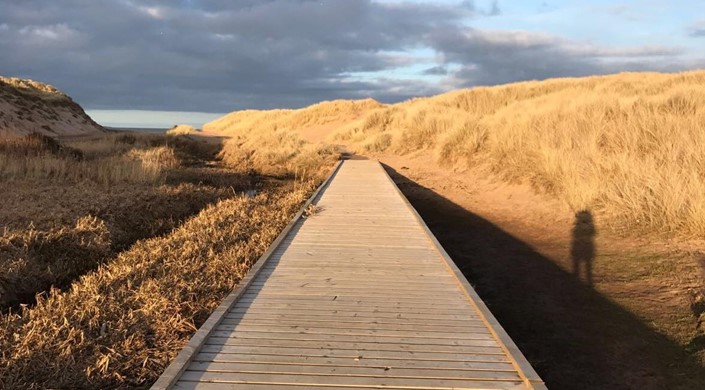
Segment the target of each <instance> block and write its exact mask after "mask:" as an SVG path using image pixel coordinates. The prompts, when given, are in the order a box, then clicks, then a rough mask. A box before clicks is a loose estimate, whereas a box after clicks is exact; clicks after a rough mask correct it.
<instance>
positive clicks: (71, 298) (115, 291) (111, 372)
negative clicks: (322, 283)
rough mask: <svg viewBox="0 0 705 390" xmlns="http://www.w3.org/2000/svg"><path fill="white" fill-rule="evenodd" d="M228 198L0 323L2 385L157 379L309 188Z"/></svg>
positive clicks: (83, 384) (55, 385)
mask: <svg viewBox="0 0 705 390" xmlns="http://www.w3.org/2000/svg"><path fill="white" fill-rule="evenodd" d="M313 187H314V186H313V183H311V182H308V183H307V184H306V185H305V186H301V187H300V188H299V189H298V190H296V191H278V192H273V193H263V194H260V195H258V196H256V197H244V196H243V197H237V198H234V199H229V200H224V201H221V202H220V203H218V204H216V205H213V206H210V207H208V208H206V209H205V210H203V211H202V212H201V213H200V214H198V215H197V216H196V217H194V218H192V219H191V220H189V221H188V222H186V223H185V224H184V225H182V226H181V227H180V228H178V229H176V230H174V231H173V232H172V233H171V234H169V235H167V236H164V237H160V238H154V239H150V240H145V241H140V242H139V243H138V244H136V245H135V246H133V247H132V248H131V249H130V250H128V251H126V252H123V253H121V254H120V255H119V256H118V257H117V258H116V259H114V260H112V261H110V262H109V263H108V264H106V265H104V266H101V267H100V268H99V269H98V270H97V271H96V272H93V273H91V274H89V275H86V276H84V277H82V278H81V279H80V280H79V281H77V282H76V283H74V284H73V285H72V287H71V289H70V290H69V291H67V292H65V293H61V292H58V291H52V292H51V294H50V295H49V296H48V297H47V298H46V299H42V300H40V301H39V302H38V304H37V305H36V306H35V307H34V308H31V309H27V310H25V311H24V312H22V313H21V314H20V315H11V316H5V317H4V318H2V320H1V323H0V357H1V358H0V386H2V387H4V388H30V387H32V388H45V387H53V388H79V387H80V388H105V387H116V386H119V387H124V386H143V385H145V384H148V383H149V382H151V381H153V380H155V379H156V378H157V377H158V376H159V374H160V373H161V372H162V371H163V369H164V368H165V367H166V366H167V364H168V363H169V361H170V360H171V359H172V358H173V357H174V356H175V355H176V354H177V353H178V351H179V350H180V349H181V348H182V347H183V345H184V344H185V343H186V341H187V340H188V338H189V337H190V335H191V334H192V333H193V332H194V331H195V329H196V328H197V327H198V326H199V325H200V324H201V323H202V322H203V321H204V320H205V319H206V318H207V316H208V315H209V314H210V312H211V311H212V310H213V309H214V308H215V307H216V306H217V305H218V304H219V302H220V300H221V299H222V298H223V297H224V296H225V295H226V294H227V293H228V292H229V291H230V290H231V289H232V288H233V286H235V285H236V284H237V283H238V281H239V280H240V279H241V278H242V276H243V275H244V274H245V272H246V271H247V269H248V268H249V267H250V266H251V265H252V263H253V261H255V260H256V259H257V258H258V257H259V256H260V255H261V254H262V253H263V252H264V251H265V250H266V248H267V247H268V245H269V244H270V243H271V242H272V241H273V240H274V238H275V237H276V235H277V234H278V233H279V231H281V229H282V228H283V227H284V226H285V225H286V224H287V222H288V220H289V219H290V218H291V216H292V215H293V214H294V213H295V211H296V210H297V209H298V208H299V207H300V205H301V204H302V203H303V201H304V200H305V199H306V198H307V196H308V195H309V194H310V192H311V191H312V189H313Z"/></svg>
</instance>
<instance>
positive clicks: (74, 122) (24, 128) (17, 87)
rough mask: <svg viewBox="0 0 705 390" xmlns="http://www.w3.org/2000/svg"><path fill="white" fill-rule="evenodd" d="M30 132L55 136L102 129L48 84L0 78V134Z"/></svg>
mask: <svg viewBox="0 0 705 390" xmlns="http://www.w3.org/2000/svg"><path fill="white" fill-rule="evenodd" d="M32 132H38V133H42V134H45V135H48V136H51V137H58V136H78V135H90V134H97V133H102V132H105V129H103V127H101V126H100V125H98V124H97V123H96V122H94V121H93V120H92V119H91V118H90V117H89V116H88V115H86V113H85V111H83V108H81V106H79V105H78V104H76V103H75V102H74V101H73V100H71V98H70V97H68V96H67V95H65V94H64V93H62V92H61V91H59V90H58V89H56V88H54V87H52V86H51V85H47V84H43V83H39V82H36V81H32V80H22V79H17V78H6V77H0V137H12V136H22V135H25V134H28V133H32Z"/></svg>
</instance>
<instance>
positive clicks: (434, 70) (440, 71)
mask: <svg viewBox="0 0 705 390" xmlns="http://www.w3.org/2000/svg"><path fill="white" fill-rule="evenodd" d="M423 74H425V75H430V76H442V75H446V74H448V68H447V67H446V66H443V65H439V66H432V67H430V68H427V69H425V70H424V71H423Z"/></svg>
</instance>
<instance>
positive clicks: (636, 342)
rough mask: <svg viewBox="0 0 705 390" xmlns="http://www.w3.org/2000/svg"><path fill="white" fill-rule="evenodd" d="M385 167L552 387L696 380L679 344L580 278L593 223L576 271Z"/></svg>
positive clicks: (700, 378) (703, 372)
mask: <svg viewBox="0 0 705 390" xmlns="http://www.w3.org/2000/svg"><path fill="white" fill-rule="evenodd" d="M385 169H386V170H387V172H388V173H389V174H390V175H391V176H392V178H393V179H394V181H395V182H396V183H397V184H398V185H399V188H400V189H401V190H402V192H403V193H404V194H405V195H406V196H407V198H408V199H409V201H410V202H411V203H412V204H413V205H414V207H415V208H416V209H417V210H418V212H419V214H421V216H422V217H423V219H424V220H425V221H426V223H427V224H428V226H429V228H430V229H431V230H432V231H433V233H434V234H435V235H436V237H437V238H438V240H439V241H440V242H441V244H442V245H443V246H444V248H445V249H446V250H447V251H448V253H449V254H450V256H451V257H452V258H453V260H454V261H455V263H456V264H457V265H458V267H459V268H460V270H461V271H462V272H463V273H464V274H465V276H466V277H467V278H468V280H469V281H470V283H471V284H472V285H473V286H474V287H475V288H476V289H477V291H478V293H479V294H480V296H481V297H482V298H483V300H484V301H485V303H486V304H487V305H488V306H489V308H490V310H491V311H492V312H493V313H494V315H495V316H496V317H497V319H498V320H499V321H500V323H501V324H502V326H503V327H504V328H505V329H506V330H507V332H508V333H509V334H510V336H511V337H512V338H513V339H514V341H515V342H516V343H517V345H518V346H519V347H520V349H521V350H522V351H523V352H524V354H525V355H526V357H527V359H528V360H529V361H530V362H531V363H532V364H533V365H534V367H535V368H536V370H537V372H538V373H539V375H541V377H542V378H543V379H544V380H545V381H546V384H547V386H548V387H549V388H550V389H696V388H703V386H704V385H703V384H705V369H704V368H703V367H702V366H701V365H700V364H699V363H698V362H697V361H696V360H695V359H693V358H692V357H691V356H690V355H689V354H688V353H687V352H686V351H685V350H684V348H683V347H681V346H679V345H677V344H676V343H674V342H672V341H671V340H669V339H668V338H667V337H665V336H663V335H662V334H660V333H658V332H656V331H654V330H653V329H651V328H649V327H648V326H647V325H646V324H645V323H644V322H643V320H641V319H639V318H638V317H636V316H635V315H633V314H631V313H629V312H627V311H626V310H625V309H623V308H622V307H620V306H619V305H617V304H615V303H613V302H612V301H610V300H609V299H608V298H606V297H605V296H603V295H601V294H600V293H598V292H597V291H595V290H593V289H592V288H591V287H590V285H589V283H590V282H591V279H587V280H585V281H586V282H587V284H586V283H583V282H581V280H580V277H579V276H580V275H579V274H578V272H579V271H578V270H579V268H578V267H586V265H585V263H586V262H585V261H584V260H585V259H588V258H589V260H588V261H587V263H590V262H591V261H592V257H594V244H592V246H590V243H591V242H592V240H593V237H594V226H592V233H591V232H590V229H585V232H581V233H580V234H578V236H580V237H581V238H586V239H587V240H588V244H587V245H588V246H590V248H589V249H590V250H589V251H587V252H588V253H587V255H589V256H588V257H584V256H583V255H585V253H582V254H581V256H582V257H574V260H575V259H576V258H578V260H577V261H576V264H575V265H576V274H575V275H574V274H571V273H570V272H566V271H564V270H563V269H561V268H560V267H558V266H557V265H556V263H555V262H554V261H553V260H551V259H549V258H547V257H544V256H543V255H541V254H539V253H538V252H536V251H534V250H533V249H532V248H531V247H530V246H528V245H527V244H525V243H524V242H522V241H521V240H519V239H517V238H515V237H513V236H512V235H510V234H509V233H507V232H505V231H503V230H502V229H500V228H498V227H497V226H495V225H493V224H492V223H491V222H489V221H487V220H485V219H483V218H482V217H480V216H478V215H475V214H473V213H471V212H469V211H467V210H465V209H464V208H462V207H460V206H458V205H456V204H455V203H453V202H451V201H450V200H448V199H446V198H444V197H443V196H441V195H439V194H437V193H436V192H434V191H433V190H431V189H428V188H425V187H423V186H421V185H419V184H417V183H415V182H413V181H411V180H410V179H408V178H407V177H405V176H403V175H401V174H400V173H398V172H396V171H395V170H393V169H391V168H390V167H388V166H385ZM576 222H578V223H582V222H580V219H578V221H576ZM589 224H590V225H591V224H592V223H591V222H589ZM583 233H585V234H583ZM580 245H582V244H579V245H578V246H580ZM578 249H581V248H578ZM582 249H585V248H582ZM588 265H589V264H588ZM587 268H588V270H587V271H585V272H588V274H587V276H588V277H589V272H590V271H589V266H588V267H587Z"/></svg>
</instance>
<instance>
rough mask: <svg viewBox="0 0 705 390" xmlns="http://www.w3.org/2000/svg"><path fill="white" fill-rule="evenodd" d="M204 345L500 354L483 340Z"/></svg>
mask: <svg viewBox="0 0 705 390" xmlns="http://www.w3.org/2000/svg"><path fill="white" fill-rule="evenodd" d="M206 345H233V346H262V347H280V348H329V349H341V350H348V351H349V350H361V351H413V352H435V353H448V354H453V353H465V354H468V353H475V352H478V351H481V352H482V351H490V350H492V348H494V349H493V350H494V351H498V352H501V351H502V349H501V348H500V347H499V346H497V343H493V342H492V341H485V340H476V341H475V342H474V345H462V346H458V345H447V344H420V343H399V342H388V343H385V342H384V341H378V342H372V341H360V342H352V341H350V342H348V341H325V340H305V339H255V338H251V339H246V338H225V337H214V336H212V337H209V338H208V339H207V340H206Z"/></svg>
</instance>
